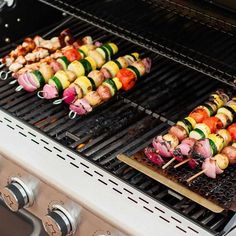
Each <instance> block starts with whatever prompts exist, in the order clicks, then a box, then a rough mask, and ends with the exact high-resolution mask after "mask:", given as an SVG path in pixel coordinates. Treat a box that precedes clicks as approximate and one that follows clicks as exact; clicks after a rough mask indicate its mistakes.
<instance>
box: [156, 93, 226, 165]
mask: <svg viewBox="0 0 236 236" xmlns="http://www.w3.org/2000/svg"><path fill="white" fill-rule="evenodd" d="M228 100H229V97H228V96H227V95H226V94H225V93H224V92H223V91H221V90H219V91H217V92H215V93H212V94H211V95H210V97H209V101H207V102H205V103H204V104H203V105H200V106H198V107H197V108H195V109H194V110H193V111H192V112H191V113H190V114H189V116H188V117H185V118H184V119H183V120H181V121H178V122H177V123H176V125H174V126H172V127H171V128H170V130H169V131H168V133H169V134H172V137H177V139H178V141H179V143H180V144H179V145H178V143H177V145H176V146H175V147H172V149H171V148H170V146H169V145H168V143H166V141H165V140H164V141H163V140H161V139H155V138H154V139H153V146H154V147H155V146H156V143H159V144H157V146H156V147H155V149H156V151H157V152H158V153H159V154H161V156H163V157H165V158H170V157H172V159H171V160H170V161H168V162H167V163H166V164H165V165H164V166H163V167H162V168H163V169H165V168H167V167H168V166H169V165H171V164H172V163H173V162H174V161H175V160H177V161H178V162H182V164H181V165H183V164H185V163H187V162H188V161H186V160H185V159H183V158H184V156H189V153H188V152H190V150H191V149H192V147H193V145H194V143H195V137H194V136H193V137H191V136H190V139H189V138H188V136H189V134H191V132H193V130H194V129H195V128H197V129H198V131H199V132H201V133H203V134H204V135H208V133H209V132H210V129H209V128H208V126H207V125H206V124H201V123H199V122H203V121H205V120H207V119H208V120H209V119H212V118H211V116H212V115H213V114H214V113H215V112H216V111H217V109H218V108H220V107H222V106H223V105H224V104H225V103H226V102H227V101H228ZM208 123H209V122H208ZM193 134H194V133H193ZM196 138H197V137H196ZM166 148H167V149H169V152H164V153H163V149H164V150H165V149H166ZM181 165H176V168H177V167H179V166H181Z"/></svg>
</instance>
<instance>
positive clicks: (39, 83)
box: [17, 44, 117, 98]
mask: <svg viewBox="0 0 236 236" xmlns="http://www.w3.org/2000/svg"><path fill="white" fill-rule="evenodd" d="M112 45H113V44H112ZM114 45H115V44H114ZM95 47H96V46H95V45H90V44H87V45H83V46H81V47H80V48H79V49H75V48H70V49H68V50H65V52H64V55H63V56H62V57H60V58H58V59H57V60H55V59H51V60H49V62H50V63H46V64H44V63H42V64H40V68H39V69H38V70H34V71H32V72H26V73H24V74H22V75H20V76H19V78H18V82H19V84H20V86H19V87H18V88H17V90H19V89H22V88H24V89H25V90H27V91H28V92H33V91H35V90H37V89H38V88H40V87H43V86H44V84H45V83H47V82H48V81H49V79H51V78H54V77H53V76H54V74H55V73H57V72H58V71H59V70H67V68H68V71H67V72H68V73H67V75H66V76H64V78H66V77H67V76H68V77H69V78H70V79H73V78H74V77H75V76H77V75H78V73H79V72H78V65H80V68H79V69H80V70H81V71H80V73H88V71H89V70H93V69H95V68H96V66H97V63H96V62H97V58H96V57H95V56H94V57H91V56H86V55H88V52H90V51H92V49H94V48H95ZM114 47H116V45H115V46H114ZM116 48H117V47H116ZM85 56H86V57H85ZM84 57H85V58H84ZM76 63H77V64H78V65H77V67H75V66H74V64H76ZM48 64H49V65H48ZM76 69H77V71H76ZM70 71H71V72H70ZM74 74H75V75H74ZM62 75H63V73H60V74H59V76H62ZM54 80H57V78H54ZM38 95H39V97H41V98H43V97H42V96H41V94H40V93H39V94H38Z"/></svg>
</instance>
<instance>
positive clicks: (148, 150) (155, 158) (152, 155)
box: [144, 147, 164, 166]
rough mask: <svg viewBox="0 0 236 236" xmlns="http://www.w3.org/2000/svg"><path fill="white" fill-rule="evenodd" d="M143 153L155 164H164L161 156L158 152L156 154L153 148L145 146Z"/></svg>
mask: <svg viewBox="0 0 236 236" xmlns="http://www.w3.org/2000/svg"><path fill="white" fill-rule="evenodd" d="M144 153H145V155H146V157H147V158H148V159H149V160H150V161H151V162H153V163H155V164H156V165H158V166H162V165H163V164H164V160H163V159H162V157H161V156H160V155H159V154H157V153H156V152H155V150H154V149H153V148H150V147H146V148H145V149H144Z"/></svg>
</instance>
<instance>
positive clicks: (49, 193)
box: [0, 155, 126, 236]
mask: <svg viewBox="0 0 236 236" xmlns="http://www.w3.org/2000/svg"><path fill="white" fill-rule="evenodd" d="M0 193H1V196H2V198H3V200H4V202H5V203H6V205H7V206H8V207H9V209H11V210H12V211H14V212H16V211H18V210H19V209H21V208H25V209H26V210H27V211H29V212H31V213H32V214H34V215H35V216H37V217H38V218H39V219H41V220H42V224H43V226H44V228H45V230H46V232H47V233H48V235H50V236H51V235H52V236H57V235H58V236H67V235H73V236H94V235H96V236H98V235H99V236H100V235H102V236H105V235H109V236H126V234H124V233H122V232H120V231H119V230H118V229H116V228H114V227H113V226H112V225H110V224H109V223H107V222H105V221H104V220H103V219H101V218H99V217H98V216H96V215H95V214H94V213H93V212H91V211H89V210H88V209H85V208H83V207H82V206H81V205H80V203H77V202H76V203H75V202H74V200H72V199H71V198H69V197H68V196H66V195H65V194H63V193H61V192H59V191H58V190H57V189H56V187H55V186H50V185H48V184H47V183H46V182H44V181H43V180H40V179H39V178H37V177H35V176H33V175H32V174H31V173H29V172H28V171H26V170H25V169H23V168H22V167H21V166H19V165H16V164H15V163H13V162H12V161H11V160H10V159H7V158H5V157H2V156H1V155H0Z"/></svg>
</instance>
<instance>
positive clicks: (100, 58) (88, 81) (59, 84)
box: [38, 43, 139, 104]
mask: <svg viewBox="0 0 236 236" xmlns="http://www.w3.org/2000/svg"><path fill="white" fill-rule="evenodd" d="M102 48H103V50H106V48H111V49H112V51H111V50H110V51H109V50H107V52H108V54H107V55H108V56H105V55H104V54H101V53H100V52H99V51H100V49H101V48H100V47H98V48H96V49H95V50H90V51H88V55H90V57H91V58H92V59H94V61H95V63H96V66H94V67H91V68H89V69H86V68H85V70H84V69H83V68H80V67H81V65H83V61H82V60H81V61H76V64H75V65H73V67H72V68H70V65H69V66H68V70H67V69H66V70H65V71H61V70H60V71H58V72H57V73H56V74H55V76H54V77H53V78H51V79H50V80H49V81H48V84H46V85H45V86H44V88H43V90H42V91H41V92H39V93H38V94H39V96H41V94H42V97H43V98H45V99H53V98H56V97H58V96H59V95H60V94H62V92H63V90H65V91H64V96H63V98H62V99H59V100H56V101H55V102H54V104H60V103H61V102H62V101H63V100H66V102H67V103H68V102H69V103H70V101H73V100H74V99H75V98H76V96H77V95H76V91H77V93H78V94H82V90H81V87H83V88H84V90H85V89H86V86H87V88H88V89H89V91H90V90H96V88H97V87H98V86H99V85H100V84H101V83H102V82H103V80H104V78H105V76H106V75H107V73H105V72H104V69H105V68H106V67H108V68H111V70H113V69H114V68H112V67H111V65H113V66H114V64H115V65H117V64H118V63H119V65H120V66H121V64H120V63H122V62H123V61H125V64H123V65H122V66H126V63H128V62H127V61H126V60H125V59H124V58H123V57H122V58H121V60H120V61H119V60H115V61H109V62H107V63H106V64H105V65H104V63H105V62H106V61H107V60H108V59H109V58H111V57H112V56H113V55H114V54H115V53H116V52H117V50H118V49H117V46H116V45H115V44H112V43H108V44H104V45H103V46H102ZM128 56H130V55H127V57H128ZM135 56H136V57H138V56H139V55H138V54H137V53H134V54H133V55H132V57H134V58H135ZM86 58H89V57H86ZM86 58H85V59H86ZM72 63H74V62H72ZM116 63H117V64H116ZM76 67H78V68H76ZM101 67H102V69H101V71H98V70H95V69H96V68H101ZM91 70H92V71H91ZM68 72H69V74H72V75H73V76H71V77H70V78H69V76H66V74H68ZM85 75H88V76H85ZM55 77H56V79H55ZM78 84H80V85H79V88H80V89H79V88H78V89H77V90H76V87H77V85H78ZM69 86H70V87H69ZM68 87H69V88H68Z"/></svg>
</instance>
